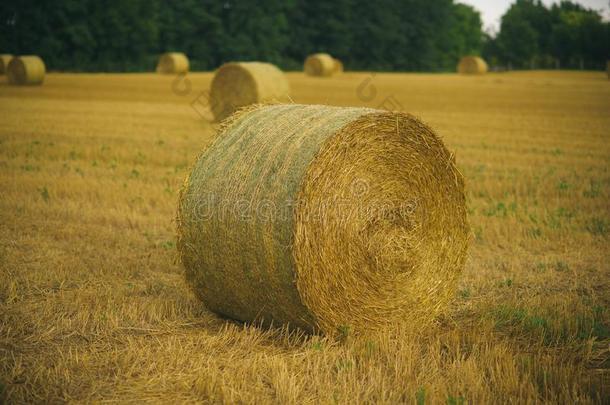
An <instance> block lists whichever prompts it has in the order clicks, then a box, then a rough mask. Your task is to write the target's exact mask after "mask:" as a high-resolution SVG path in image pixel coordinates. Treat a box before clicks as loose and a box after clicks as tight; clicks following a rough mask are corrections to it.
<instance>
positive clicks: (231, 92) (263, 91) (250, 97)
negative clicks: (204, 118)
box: [210, 62, 291, 121]
mask: <svg viewBox="0 0 610 405" xmlns="http://www.w3.org/2000/svg"><path fill="white" fill-rule="evenodd" d="M288 101H291V100H290V86H289V84H288V80H286V76H285V75H284V72H282V71H281V70H280V69H279V68H278V67H277V66H275V65H272V64H270V63H263V62H230V63H225V64H224V65H222V66H221V67H220V68H219V69H218V70H217V71H216V74H215V75H214V78H213V79H212V85H211V89H210V106H211V109H212V113H213V114H214V117H215V118H216V120H218V121H220V120H222V119H224V118H226V117H228V116H229V115H231V114H232V113H233V112H235V110H237V109H239V108H241V107H244V106H248V105H251V104H257V103H271V102H288Z"/></svg>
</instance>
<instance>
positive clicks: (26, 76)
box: [6, 55, 46, 86]
mask: <svg viewBox="0 0 610 405" xmlns="http://www.w3.org/2000/svg"><path fill="white" fill-rule="evenodd" d="M45 72H46V68H45V66H44V62H43V61H42V59H40V58H39V57H38V56H35V55H28V56H15V57H14V58H12V59H11V61H10V62H9V64H8V67H7V69H6V74H7V76H8V82H9V83H10V84H14V85H19V86H22V85H39V84H42V82H43V81H44V75H45Z"/></svg>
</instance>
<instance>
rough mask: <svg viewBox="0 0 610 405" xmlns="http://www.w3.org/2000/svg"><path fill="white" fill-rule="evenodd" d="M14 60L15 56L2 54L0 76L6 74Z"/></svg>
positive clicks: (0, 57)
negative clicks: (9, 64)
mask: <svg viewBox="0 0 610 405" xmlns="http://www.w3.org/2000/svg"><path fill="white" fill-rule="evenodd" d="M12 58H13V55H11V54H8V53H3V54H0V75H3V74H6V69H7V67H8V63H9V62H10V61H11V59H12Z"/></svg>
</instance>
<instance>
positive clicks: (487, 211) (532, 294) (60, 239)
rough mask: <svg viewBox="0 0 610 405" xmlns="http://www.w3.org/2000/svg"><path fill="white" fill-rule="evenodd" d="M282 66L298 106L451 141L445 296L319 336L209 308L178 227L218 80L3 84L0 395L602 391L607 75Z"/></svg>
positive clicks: (341, 396) (380, 397)
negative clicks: (181, 197)
mask: <svg viewBox="0 0 610 405" xmlns="http://www.w3.org/2000/svg"><path fill="white" fill-rule="evenodd" d="M286 76H287V78H288V81H289V83H290V87H291V89H292V93H291V94H292V98H293V99H294V101H295V103H303V104H314V103H315V104H329V105H338V106H360V107H371V108H390V109H400V110H403V111H406V112H409V113H412V114H414V115H416V116H417V117H419V118H421V120H422V121H424V122H425V123H427V124H428V125H430V126H431V127H432V128H433V129H434V131H435V132H436V133H438V134H439V135H440V136H441V137H442V138H443V141H444V143H445V145H446V146H447V147H448V148H449V150H451V151H453V152H454V153H455V154H456V160H457V166H458V168H459V170H460V171H461V173H462V174H463V175H464V178H465V181H466V201H467V210H468V219H469V222H470V226H471V228H472V230H473V241H472V243H471V246H470V250H469V257H468V260H467V262H466V268H465V271H464V274H463V275H462V277H461V280H460V282H459V287H458V291H457V295H456V296H455V299H454V300H453V301H452V303H451V304H450V306H449V308H448V309H447V310H446V311H445V312H444V313H443V314H441V316H440V317H439V318H438V319H437V321H436V322H435V323H434V324H433V325H430V326H429V327H428V328H427V329H426V330H424V331H423V332H422V331H419V332H418V334H417V335H415V334H414V332H413V331H412V330H410V328H409V325H396V327H395V328H392V329H390V330H387V331H385V332H382V333H379V334H374V335H371V336H368V337H366V338H356V337H354V336H352V335H351V334H350V331H349V329H347V328H346V330H344V331H343V332H344V333H343V335H342V336H340V337H339V338H332V339H331V338H325V337H320V336H299V335H295V334H289V333H287V332H286V331H282V330H274V329H271V330H265V329H262V328H258V327H255V326H244V325H241V324H239V323H236V322H233V321H227V320H225V319H222V318H220V317H218V316H216V315H214V314H212V313H211V312H209V311H207V310H206V309H204V308H203V307H202V305H201V303H200V301H199V300H198V299H197V298H196V297H195V295H194V294H193V293H192V291H191V290H190V288H189V287H188V285H187V283H186V282H185V279H184V270H183V268H182V266H181V265H180V263H179V261H178V257H177V251H176V223H175V220H174V218H175V214H176V207H177V201H178V192H179V189H180V187H181V186H182V184H183V181H184V178H185V176H186V174H187V173H188V172H189V167H190V165H192V164H193V162H194V160H195V157H196V156H197V155H198V154H199V152H200V151H201V149H202V148H204V147H205V146H207V145H209V144H210V143H211V141H212V139H213V136H214V134H215V131H216V129H217V127H218V124H216V123H213V122H210V121H209V120H208V118H209V117H210V115H211V114H210V112H209V110H208V109H207V106H208V104H209V103H208V102H207V97H208V93H207V90H208V89H209V87H210V82H211V79H212V73H189V74H188V75H187V76H186V78H178V79H176V78H175V77H174V76H171V75H157V74H155V73H149V74H56V73H47V74H46V76H45V82H44V85H43V86H40V87H29V86H26V87H18V86H17V87H16V86H8V84H7V82H6V77H5V76H1V77H0V112H1V117H2V119H0V191H1V193H0V402H1V400H2V399H4V400H6V401H7V402H9V403H23V402H64V401H81V402H82V401H116V400H119V401H122V402H125V401H145V400H147V401H196V400H199V401H208V402H224V403H239V402H242V403H263V404H265V403H278V402H279V403H286V404H300V403H341V404H343V403H345V404H351V403H381V404H384V403H388V404H390V403H397V402H407V403H414V402H417V403H424V402H425V403H455V404H458V403H466V402H468V403H484V402H489V403H491V402H497V401H498V398H500V400H502V399H506V400H508V398H510V399H513V401H514V402H515V403H523V402H543V403H544V402H547V403H575V402H579V403H601V402H603V398H608V397H609V396H610V390H609V388H608V387H609V386H610V264H609V262H608V260H607V257H608V246H609V239H610V205H609V204H608V201H609V199H610V172H609V167H610V142H609V138H610V114H608V111H610V85H609V84H608V79H607V77H606V74H605V72H546V71H534V72H527V73H526V72H517V73H504V74H496V73H489V74H487V75H485V76H474V77H473V76H461V75H458V74H446V75H439V74H434V75H432V74H398V73H393V74H382V73H378V74H376V75H374V76H372V75H370V74H368V73H354V72H348V73H344V74H342V75H339V76H336V77H332V78H328V79H326V80H319V79H317V78H315V77H307V76H305V75H304V74H303V73H287V74H286Z"/></svg>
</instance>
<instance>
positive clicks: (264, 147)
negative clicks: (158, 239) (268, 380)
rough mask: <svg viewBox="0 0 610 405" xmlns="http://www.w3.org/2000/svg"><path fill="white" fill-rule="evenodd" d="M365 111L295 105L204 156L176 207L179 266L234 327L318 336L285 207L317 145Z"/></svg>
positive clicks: (256, 120)
mask: <svg viewBox="0 0 610 405" xmlns="http://www.w3.org/2000/svg"><path fill="white" fill-rule="evenodd" d="M365 111H366V110H362V109H334V110H333V109H329V108H327V107H323V106H312V107H310V108H308V109H303V108H302V107H301V106H293V105H286V106H278V107H275V108H273V109H272V110H271V111H269V110H258V111H254V112H251V113H249V114H244V116H243V117H242V118H236V122H235V123H234V124H233V125H231V128H230V131H226V132H225V134H224V136H223V135H221V136H220V139H219V140H218V141H216V142H215V143H214V144H213V146H212V147H211V148H210V149H208V150H206V151H205V152H204V154H203V156H201V158H200V160H199V163H198V164H196V165H195V167H194V169H193V172H192V174H191V175H190V178H189V180H188V186H187V188H186V190H185V191H184V199H183V200H182V203H181V207H180V210H181V212H182V213H183V215H181V218H182V219H183V221H182V225H183V226H182V227H181V229H182V230H184V231H183V232H184V233H183V234H182V235H181V237H182V240H183V241H186V242H187V243H188V244H185V245H184V247H183V249H184V251H183V253H182V257H183V260H184V262H185V265H186V268H187V275H188V277H189V278H190V279H191V282H192V283H193V284H194V286H195V290H196V291H197V292H198V293H199V294H200V296H202V297H203V300H204V302H206V304H207V305H208V306H209V307H210V308H211V309H212V310H214V311H217V312H219V313H222V314H225V315H228V316H230V317H232V318H234V319H241V320H254V319H257V318H262V319H266V320H267V321H269V320H274V321H275V322H276V323H290V324H293V325H298V326H301V327H303V328H305V329H308V330H310V329H311V328H312V326H313V324H314V319H313V316H312V315H311V313H310V312H309V311H308V310H307V309H306V308H305V307H304V306H303V305H302V304H301V302H300V299H299V297H298V295H297V291H296V288H295V276H296V274H295V273H294V268H295V264H294V259H293V256H292V250H291V245H292V241H293V233H294V225H293V215H292V207H290V206H288V204H289V202H290V201H296V199H297V193H298V191H299V187H300V185H301V182H302V179H303V176H304V174H305V170H306V169H307V166H308V165H309V163H310V162H311V160H312V158H313V156H314V155H315V153H316V152H317V151H318V150H319V149H320V146H321V144H322V143H323V142H324V141H325V140H326V138H328V137H329V136H330V135H332V134H334V132H335V131H337V130H338V129H339V128H341V127H342V126H343V125H345V124H346V123H347V122H349V121H350V120H352V119H354V118H355V117H357V116H359V115H362V114H363V113H364V112H365ZM312 123H315V126H313V127H312ZM253 134H261V135H259V136H256V135H253ZM262 139H264V141H261V140H262ZM208 203H209V205H211V206H209V205H208ZM218 205H223V206H224V208H222V207H221V208H218ZM208 208H209V211H207V209H208ZM275 208H280V209H281V212H279V211H277V210H275ZM225 209H226V210H225ZM212 210H213V211H214V213H212V217H211V218H210V220H205V219H203V220H201V221H200V220H199V218H201V216H202V215H200V216H199V217H198V215H197V213H198V212H200V213H202V214H203V216H205V215H206V214H207V213H208V212H210V211H212ZM234 210H240V212H243V215H245V216H247V218H246V217H241V216H240V215H236V214H235V212H234ZM257 210H258V211H257ZM203 211H205V214H204V213H203ZM267 215H271V217H269V218H271V220H269V219H268V217H267Z"/></svg>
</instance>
